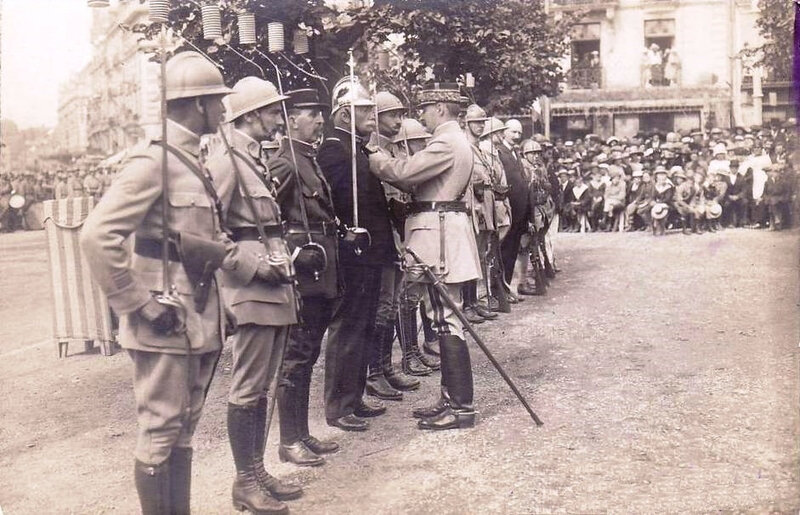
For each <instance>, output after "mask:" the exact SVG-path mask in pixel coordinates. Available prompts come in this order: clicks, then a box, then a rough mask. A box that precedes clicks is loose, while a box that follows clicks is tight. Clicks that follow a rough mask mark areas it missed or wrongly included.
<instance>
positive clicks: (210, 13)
mask: <svg viewBox="0 0 800 515" xmlns="http://www.w3.org/2000/svg"><path fill="white" fill-rule="evenodd" d="M200 12H201V13H202V15H203V38H204V39H210V40H214V39H218V38H221V37H222V13H221V12H220V10H219V4H210V5H204V6H202V7H201V8H200Z"/></svg>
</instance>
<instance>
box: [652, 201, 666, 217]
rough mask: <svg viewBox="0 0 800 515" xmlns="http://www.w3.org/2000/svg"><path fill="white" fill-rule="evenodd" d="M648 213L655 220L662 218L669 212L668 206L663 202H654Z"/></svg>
mask: <svg viewBox="0 0 800 515" xmlns="http://www.w3.org/2000/svg"><path fill="white" fill-rule="evenodd" d="M650 214H651V215H652V217H653V218H655V219H656V220H663V219H664V218H666V217H667V215H668V214H669V206H668V205H667V204H665V203H663V202H656V204H655V205H654V206H653V209H651V210H650Z"/></svg>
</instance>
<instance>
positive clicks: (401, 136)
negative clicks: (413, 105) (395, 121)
mask: <svg viewBox="0 0 800 515" xmlns="http://www.w3.org/2000/svg"><path fill="white" fill-rule="evenodd" d="M431 136H432V135H431V133H430V132H428V131H426V130H425V127H423V126H422V124H421V123H419V122H418V121H417V120H415V119H413V118H405V119H404V120H403V123H402V124H401V125H400V130H399V131H398V132H397V136H395V138H394V139H393V140H392V142H393V143H400V142H401V141H406V140H411V139H428V138H430V137H431Z"/></svg>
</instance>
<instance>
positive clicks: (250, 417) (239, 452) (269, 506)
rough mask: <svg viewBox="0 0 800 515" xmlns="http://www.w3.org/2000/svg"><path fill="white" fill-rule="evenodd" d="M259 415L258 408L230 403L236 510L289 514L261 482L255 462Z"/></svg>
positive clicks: (233, 494)
mask: <svg viewBox="0 0 800 515" xmlns="http://www.w3.org/2000/svg"><path fill="white" fill-rule="evenodd" d="M257 412H258V409H257V408H256V407H252V406H238V405H236V404H230V403H229V404H228V439H229V440H230V443H231V451H232V453H233V461H234V463H235V464H236V480H235V481H234V482H233V488H232V491H231V497H232V500H233V507H234V509H236V510H239V511H244V510H245V509H246V510H249V511H250V512H251V513H255V514H259V515H261V514H273V513H281V514H283V513H288V512H289V508H288V507H287V506H286V505H285V504H284V503H282V502H280V501H278V500H277V499H275V498H274V497H272V495H271V494H270V492H269V491H268V490H267V488H266V487H265V486H264V485H263V484H262V483H261V481H259V477H258V471H257V469H256V463H255V462H256V457H257V455H258V453H259V452H260V451H261V449H260V448H259V447H258V445H259V443H260V442H259V441H258V438H257V436H256V425H257V424H258V413H257Z"/></svg>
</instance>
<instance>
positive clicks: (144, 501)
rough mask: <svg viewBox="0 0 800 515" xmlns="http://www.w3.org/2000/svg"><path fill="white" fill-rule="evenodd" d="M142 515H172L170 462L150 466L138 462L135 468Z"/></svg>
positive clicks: (134, 475) (134, 474)
mask: <svg viewBox="0 0 800 515" xmlns="http://www.w3.org/2000/svg"><path fill="white" fill-rule="evenodd" d="M133 477H134V481H135V482H136V492H137V493H138V494H139V504H140V506H141V508H142V515H170V513H171V512H172V509H171V506H170V504H171V503H172V496H171V488H170V471H169V460H166V461H164V462H163V463H161V464H160V465H148V464H147V463H142V462H141V461H139V460H136V462H135V463H134V467H133Z"/></svg>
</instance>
